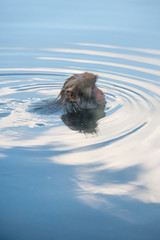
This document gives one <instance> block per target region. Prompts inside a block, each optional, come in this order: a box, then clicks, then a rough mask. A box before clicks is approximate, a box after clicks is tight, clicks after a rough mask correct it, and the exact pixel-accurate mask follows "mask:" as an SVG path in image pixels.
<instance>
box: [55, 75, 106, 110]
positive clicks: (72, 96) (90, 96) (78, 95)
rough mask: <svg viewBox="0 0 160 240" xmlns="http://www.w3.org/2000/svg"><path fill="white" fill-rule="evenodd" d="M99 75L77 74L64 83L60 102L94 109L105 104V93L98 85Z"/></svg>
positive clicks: (75, 106)
mask: <svg viewBox="0 0 160 240" xmlns="http://www.w3.org/2000/svg"><path fill="white" fill-rule="evenodd" d="M96 80H97V76H96V75H95V74H93V73H88V72H85V73H82V74H75V75H73V76H71V77H70V78H68V79H67V80H66V82H65V83H64V85H63V87H62V89H61V92H60V94H59V100H58V102H59V103H61V104H62V105H68V104H69V105H70V106H73V107H74V108H77V109H93V108H96V107H97V106H98V105H101V104H105V96H104V93H103V92H102V91H101V90H100V89H99V88H97V86H96Z"/></svg>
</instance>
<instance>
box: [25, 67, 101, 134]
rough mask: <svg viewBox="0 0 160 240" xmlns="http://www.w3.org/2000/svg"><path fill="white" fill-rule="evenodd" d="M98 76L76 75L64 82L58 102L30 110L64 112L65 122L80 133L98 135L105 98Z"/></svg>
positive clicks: (47, 112)
mask: <svg viewBox="0 0 160 240" xmlns="http://www.w3.org/2000/svg"><path fill="white" fill-rule="evenodd" d="M96 80H97V76H96V75H95V74H93V73H89V72H85V73H82V74H75V75H73V76H71V77H70V78H68V79H67V80H66V82H65V83H64V85H63V87H62V89H61V91H60V94H59V95H58V97H57V99H56V100H43V101H41V102H39V103H37V104H35V105H34V106H32V108H31V109H30V111H31V112H37V113H40V114H46V115H50V114H54V113H56V112H58V111H60V112H61V119H62V121H63V122H64V123H65V124H66V125H67V126H68V127H69V128H71V129H73V130H78V131H80V132H96V127H97V121H98V119H100V118H102V117H104V116H105V113H104V109H105V103H106V102H105V96H104V93H103V92H102V91H101V90H100V89H99V88H98V87H97V86H96Z"/></svg>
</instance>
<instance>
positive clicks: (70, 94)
mask: <svg viewBox="0 0 160 240" xmlns="http://www.w3.org/2000/svg"><path fill="white" fill-rule="evenodd" d="M67 97H68V100H69V101H70V102H74V96H73V93H72V91H70V90H68V91H67Z"/></svg>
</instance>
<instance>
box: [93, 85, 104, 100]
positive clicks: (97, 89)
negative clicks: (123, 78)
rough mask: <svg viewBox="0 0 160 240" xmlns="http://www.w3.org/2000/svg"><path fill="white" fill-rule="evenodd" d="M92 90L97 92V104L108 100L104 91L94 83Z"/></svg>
mask: <svg viewBox="0 0 160 240" xmlns="http://www.w3.org/2000/svg"><path fill="white" fill-rule="evenodd" d="M92 92H93V93H94V94H95V98H96V102H97V104H103V103H105V102H106V100H105V95H104V93H103V92H102V91H101V90H100V89H99V88H97V86H96V85H94V87H93V90H92Z"/></svg>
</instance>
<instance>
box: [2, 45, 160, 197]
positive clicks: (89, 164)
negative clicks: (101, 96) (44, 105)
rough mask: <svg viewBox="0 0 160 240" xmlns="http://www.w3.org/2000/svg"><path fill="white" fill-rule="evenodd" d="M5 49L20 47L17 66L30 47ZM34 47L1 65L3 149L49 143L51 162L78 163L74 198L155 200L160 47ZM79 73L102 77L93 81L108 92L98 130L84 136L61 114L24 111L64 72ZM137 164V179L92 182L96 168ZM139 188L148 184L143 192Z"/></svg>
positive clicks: (55, 89) (54, 91)
mask: <svg viewBox="0 0 160 240" xmlns="http://www.w3.org/2000/svg"><path fill="white" fill-rule="evenodd" d="M70 45H71V44H70ZM5 51H7V50H6V49H1V52H5ZM8 51H9V52H12V53H13V52H16V53H17V55H18V53H21V54H19V58H18V59H17V62H18V64H19V65H21V64H20V61H22V59H21V57H22V55H23V54H22V52H23V53H25V51H27V52H28V51H29V50H28V49H8ZM31 53H32V54H31V55H30V57H29V58H28V59H27V60H26V61H27V62H24V65H23V66H22V65H21V67H19V65H18V64H17V65H16V64H15V65H14V64H13V65H14V67H6V68H0V78H1V82H0V85H1V88H0V97H1V102H0V122H1V124H0V131H1V139H3V141H2V145H3V147H9V148H10V147H14V146H23V147H26V146H30V147H35V146H38V145H43V146H44V145H48V146H50V148H51V149H54V153H53V156H51V157H50V159H51V160H52V161H53V162H57V163H59V164H67V165H76V166H82V168H83V171H80V170H79V172H78V174H77V180H76V181H77V184H78V186H79V188H80V189H81V190H80V191H79V198H81V199H83V200H84V201H87V200H86V195H87V196H88V195H97V194H102V195H108V194H114V195H119V194H122V195H130V196H132V197H134V198H137V199H140V200H142V201H145V202H160V191H159V189H157V188H156V189H155V187H153V186H155V185H156V182H157V179H159V176H160V167H159V162H158V161H159V156H160V143H159V142H160V141H159V138H160V127H159V122H160V107H159V106H160V81H159V76H160V69H159V66H160V51H159V50H152V49H138V48H135V49H134V48H125V47H119V46H108V45H100V44H98V45H97V44H89V43H79V44H78V43H76V44H72V46H71V47H70V46H69V47H68V45H67V47H66V48H53V49H39V50H36V51H35V53H34V51H33V50H31ZM28 62H33V63H34V64H33V65H32V67H26V66H30V64H28ZM84 71H90V72H93V73H95V74H97V75H98V76H99V80H98V82H97V85H98V86H99V87H100V88H101V89H102V90H103V92H104V93H105V96H106V101H107V104H106V110H105V112H106V116H105V117H104V118H102V119H100V120H99V121H98V126H97V134H93V135H92V134H90V135H87V136H86V135H84V134H81V133H78V132H76V131H72V130H71V129H69V128H68V127H67V126H65V125H64V123H63V122H62V120H61V118H60V117H61V116H59V115H45V114H41V115H38V114H36V113H30V112H28V111H27V108H28V107H29V105H30V104H32V103H33V102H36V101H39V102H41V101H43V100H46V99H48V100H47V101H48V103H49V99H53V98H55V97H56V96H57V95H58V93H59V91H60V88H61V86H62V84H63V82H64V81H65V79H66V78H67V77H68V76H70V75H72V74H75V73H82V72H84ZM37 129H38V130H37ZM39 129H40V130H39ZM152 160H153V161H154V164H153V165H151V164H150V161H152ZM137 165H139V166H140V170H139V175H137V177H136V179H134V180H132V181H127V182H125V183H124V184H120V185H119V188H118V186H117V184H116V183H110V185H109V186H107V185H106V183H101V184H99V185H96V181H95V182H94V183H93V182H92V181H91V179H93V175H94V176H95V173H98V172H99V171H104V170H105V171H109V170H112V171H113V170H114V171H119V170H120V169H126V168H130V167H133V166H137ZM151 168H152V170H151ZM79 169H80V168H79ZM153 174H155V176H156V177H157V179H155V178H152V175H153ZM95 178H96V176H95ZM149 178H151V179H150V180H149ZM97 181H98V180H97ZM140 186H143V187H144V186H145V190H144V191H140V190H139V188H140ZM151 196H152V197H151Z"/></svg>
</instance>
